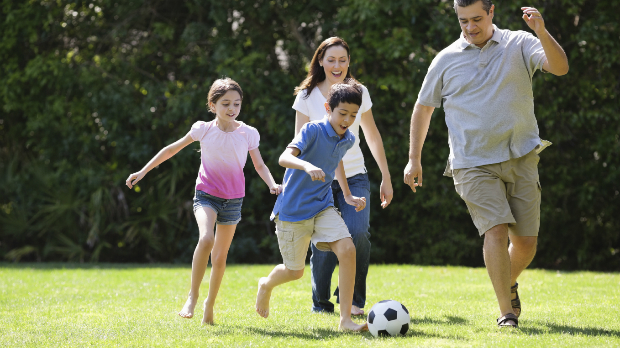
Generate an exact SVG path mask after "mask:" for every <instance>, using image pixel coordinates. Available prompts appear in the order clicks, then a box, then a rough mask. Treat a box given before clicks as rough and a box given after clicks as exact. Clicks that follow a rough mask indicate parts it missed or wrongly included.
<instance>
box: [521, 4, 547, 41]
mask: <svg viewBox="0 0 620 348" xmlns="http://www.w3.org/2000/svg"><path fill="white" fill-rule="evenodd" d="M521 10H523V20H524V21H525V23H527V26H528V27H530V29H532V30H533V31H534V32H535V33H536V35H538V34H539V33H544V31H545V20H544V19H543V18H542V15H541V14H540V12H538V10H537V9H535V8H533V7H521Z"/></svg>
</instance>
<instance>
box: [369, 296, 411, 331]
mask: <svg viewBox="0 0 620 348" xmlns="http://www.w3.org/2000/svg"><path fill="white" fill-rule="evenodd" d="M409 321H410V317H409V311H408V310H407V308H406V307H405V306H403V305H402V304H401V303H400V302H398V301H392V300H383V301H380V302H378V303H376V304H375V305H374V306H372V308H371V309H370V312H369V313H368V330H369V331H370V333H371V334H372V335H373V336H375V337H377V336H399V335H405V334H406V333H407V331H408V330H409Z"/></svg>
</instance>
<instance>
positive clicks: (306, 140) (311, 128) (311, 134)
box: [287, 122, 319, 152]
mask: <svg viewBox="0 0 620 348" xmlns="http://www.w3.org/2000/svg"><path fill="white" fill-rule="evenodd" d="M318 128H319V127H318V125H316V124H313V123H311V122H308V123H306V124H304V125H303V126H302V127H301V129H300V130H299V133H297V135H296V136H295V138H294V139H293V141H291V143H290V144H288V146H287V147H295V148H297V149H299V151H300V152H304V151H305V150H306V148H307V147H308V145H309V144H312V143H313V142H314V140H315V139H316V135H317V131H318Z"/></svg>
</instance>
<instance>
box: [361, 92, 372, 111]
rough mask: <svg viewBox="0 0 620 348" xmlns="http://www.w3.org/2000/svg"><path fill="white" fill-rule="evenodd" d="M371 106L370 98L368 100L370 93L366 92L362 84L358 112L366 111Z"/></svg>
mask: <svg viewBox="0 0 620 348" xmlns="http://www.w3.org/2000/svg"><path fill="white" fill-rule="evenodd" d="M370 108H372V100H370V93H368V88H366V86H364V85H362V105H360V114H363V113H365V112H366V111H368V110H370Z"/></svg>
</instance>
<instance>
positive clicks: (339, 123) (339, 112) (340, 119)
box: [325, 103, 360, 138]
mask: <svg viewBox="0 0 620 348" xmlns="http://www.w3.org/2000/svg"><path fill="white" fill-rule="evenodd" d="M325 109H326V110H327V114H328V115H329V123H330V124H331V125H332V128H334V130H335V131H336V134H338V135H339V136H340V138H342V137H344V133H345V132H346V131H347V129H349V126H351V125H352V124H353V122H355V118H356V117H357V112H358V111H359V109H360V106H359V105H356V104H349V103H340V104H338V106H336V107H335V108H334V110H330V109H329V104H328V103H325Z"/></svg>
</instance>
